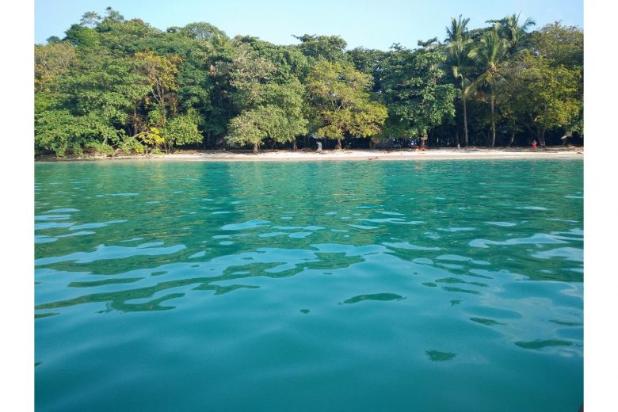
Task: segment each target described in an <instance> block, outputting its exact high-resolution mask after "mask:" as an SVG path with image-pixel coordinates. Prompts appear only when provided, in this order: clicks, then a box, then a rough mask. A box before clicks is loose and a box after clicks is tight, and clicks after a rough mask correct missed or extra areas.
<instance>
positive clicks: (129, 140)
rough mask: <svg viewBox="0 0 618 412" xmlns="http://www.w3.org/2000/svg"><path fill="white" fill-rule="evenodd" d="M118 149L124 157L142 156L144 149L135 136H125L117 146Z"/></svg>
mask: <svg viewBox="0 0 618 412" xmlns="http://www.w3.org/2000/svg"><path fill="white" fill-rule="evenodd" d="M118 149H119V150H120V152H121V153H123V154H125V155H131V154H143V153H145V151H146V148H145V147H144V145H143V144H142V143H140V141H139V140H138V139H137V137H135V136H125V138H124V139H122V141H121V142H120V144H119V145H118Z"/></svg>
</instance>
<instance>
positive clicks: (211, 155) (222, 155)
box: [42, 148, 584, 162]
mask: <svg viewBox="0 0 618 412" xmlns="http://www.w3.org/2000/svg"><path fill="white" fill-rule="evenodd" d="M583 158H584V150H583V148H551V149H544V150H541V149H538V150H536V151H534V150H531V149H485V148H483V149H460V150H457V149H430V150H426V151H414V150H396V151H386V150H332V151H330V150H329V151H324V152H322V153H317V152H304V151H296V152H293V151H289V150H278V151H264V152H260V153H257V154H253V153H246V152H244V153H242V152H226V151H209V152H206V151H205V152H197V151H196V152H179V153H173V154H158V155H136V156H116V157H113V158H106V157H92V158H82V159H66V160H112V161H116V160H145V161H197V162H254V161H267V162H276V161H280V162H302V161H318V160H460V159H487V160H497V159H583ZM42 160H43V161H45V160H52V159H42Z"/></svg>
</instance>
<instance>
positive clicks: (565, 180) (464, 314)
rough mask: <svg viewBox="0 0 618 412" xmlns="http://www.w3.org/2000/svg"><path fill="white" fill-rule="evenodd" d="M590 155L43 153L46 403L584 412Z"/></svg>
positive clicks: (40, 282)
mask: <svg viewBox="0 0 618 412" xmlns="http://www.w3.org/2000/svg"><path fill="white" fill-rule="evenodd" d="M582 173H583V164H582V162H581V161H579V160H558V161H552V160H535V161H520V160H512V161H511V160H502V161H472V160H468V161H420V162H341V163H339V162H315V163H297V164H292V163H194V162H187V163H180V162H178V163H176V162H132V163H130V162H110V163H106V162H95V163H54V164H41V163H39V164H37V165H36V187H35V193H36V209H35V210H36V211H35V214H36V217H35V219H36V222H35V241H36V256H35V259H36V260H35V293H36V311H35V313H36V319H35V340H36V342H35V343H36V354H35V361H36V364H35V373H36V407H37V410H41V411H86V410H87V411H108V410H114V411H120V410H126V411H134V410H151V411H158V410H160V411H170V410H175V411H188V410H213V411H248V410H264V411H292V410H294V411H315V410H332V411H344V410H355V411H385V410H419V411H451V410H457V411H497V410H500V411H576V410H577V409H578V408H579V406H580V404H581V402H582V399H583V386H582V380H583V347H582V344H583V313H582V310H583V300H582V297H583V283H582V282H583V261H582V260H583V256H582V250H583V231H582V229H583V213H582V212H583V210H582V209H583V192H582V191H583V181H582V180H583V179H582V177H583V176H582Z"/></svg>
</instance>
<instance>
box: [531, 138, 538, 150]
mask: <svg viewBox="0 0 618 412" xmlns="http://www.w3.org/2000/svg"><path fill="white" fill-rule="evenodd" d="M536 145H537V143H536V139H532V150H536Z"/></svg>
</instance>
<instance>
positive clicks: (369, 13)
mask: <svg viewBox="0 0 618 412" xmlns="http://www.w3.org/2000/svg"><path fill="white" fill-rule="evenodd" d="M107 6H111V7H112V8H114V9H115V10H118V11H119V12H120V13H121V14H122V15H124V17H125V18H127V19H130V18H137V17H139V18H141V19H142V20H144V21H146V22H147V23H150V24H152V25H153V26H155V27H157V28H159V29H166V28H167V27H170V26H184V25H185V24H187V23H192V22H197V21H206V22H209V23H211V24H214V25H215V26H217V27H219V28H220V29H222V30H224V31H225V32H226V33H227V34H228V35H229V36H230V37H233V36H235V35H237V34H245V35H246V34H249V35H253V36H258V37H260V38H261V39H263V40H267V41H270V42H273V43H276V44H291V43H296V40H295V39H294V38H293V37H292V35H293V34H304V33H309V34H338V35H340V36H342V37H343V38H344V39H345V40H346V41H347V42H348V47H349V48H353V47H357V46H363V47H367V48H376V49H383V50H386V49H388V48H389V47H390V46H391V45H392V44H393V43H401V44H402V45H404V46H407V47H415V46H416V42H417V40H419V39H423V40H426V39H428V38H431V37H434V36H438V37H439V38H440V39H443V38H444V34H445V29H444V28H445V26H446V25H447V24H448V23H449V20H450V17H451V16H456V15H458V14H463V15H464V16H466V17H470V28H476V27H481V26H483V25H484V22H485V21H486V20H488V19H492V18H500V17H503V16H505V15H508V14H512V13H521V16H522V17H523V18H525V17H532V18H534V19H535V20H536V22H537V27H541V26H543V25H544V24H547V23H551V22H553V21H561V22H562V23H564V24H568V25H574V26H579V27H583V1H582V0H474V1H464V0H459V1H457V0H433V1H416V0H407V1H406V0H356V1H353V0H339V1H338V0H297V1H293V0H289V1H283V0H254V1H251V0H130V1H128V0H125V1H118V0H81V1H80V0H36V1H35V40H36V42H37V43H41V42H44V41H45V39H47V38H48V37H49V36H52V35H56V36H59V37H63V36H64V31H65V30H66V29H67V28H68V27H69V26H70V25H71V24H73V23H78V22H79V19H80V17H81V15H82V14H83V13H84V12H86V11H96V12H98V13H99V14H103V12H104V10H105V8H106V7H107Z"/></svg>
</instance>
